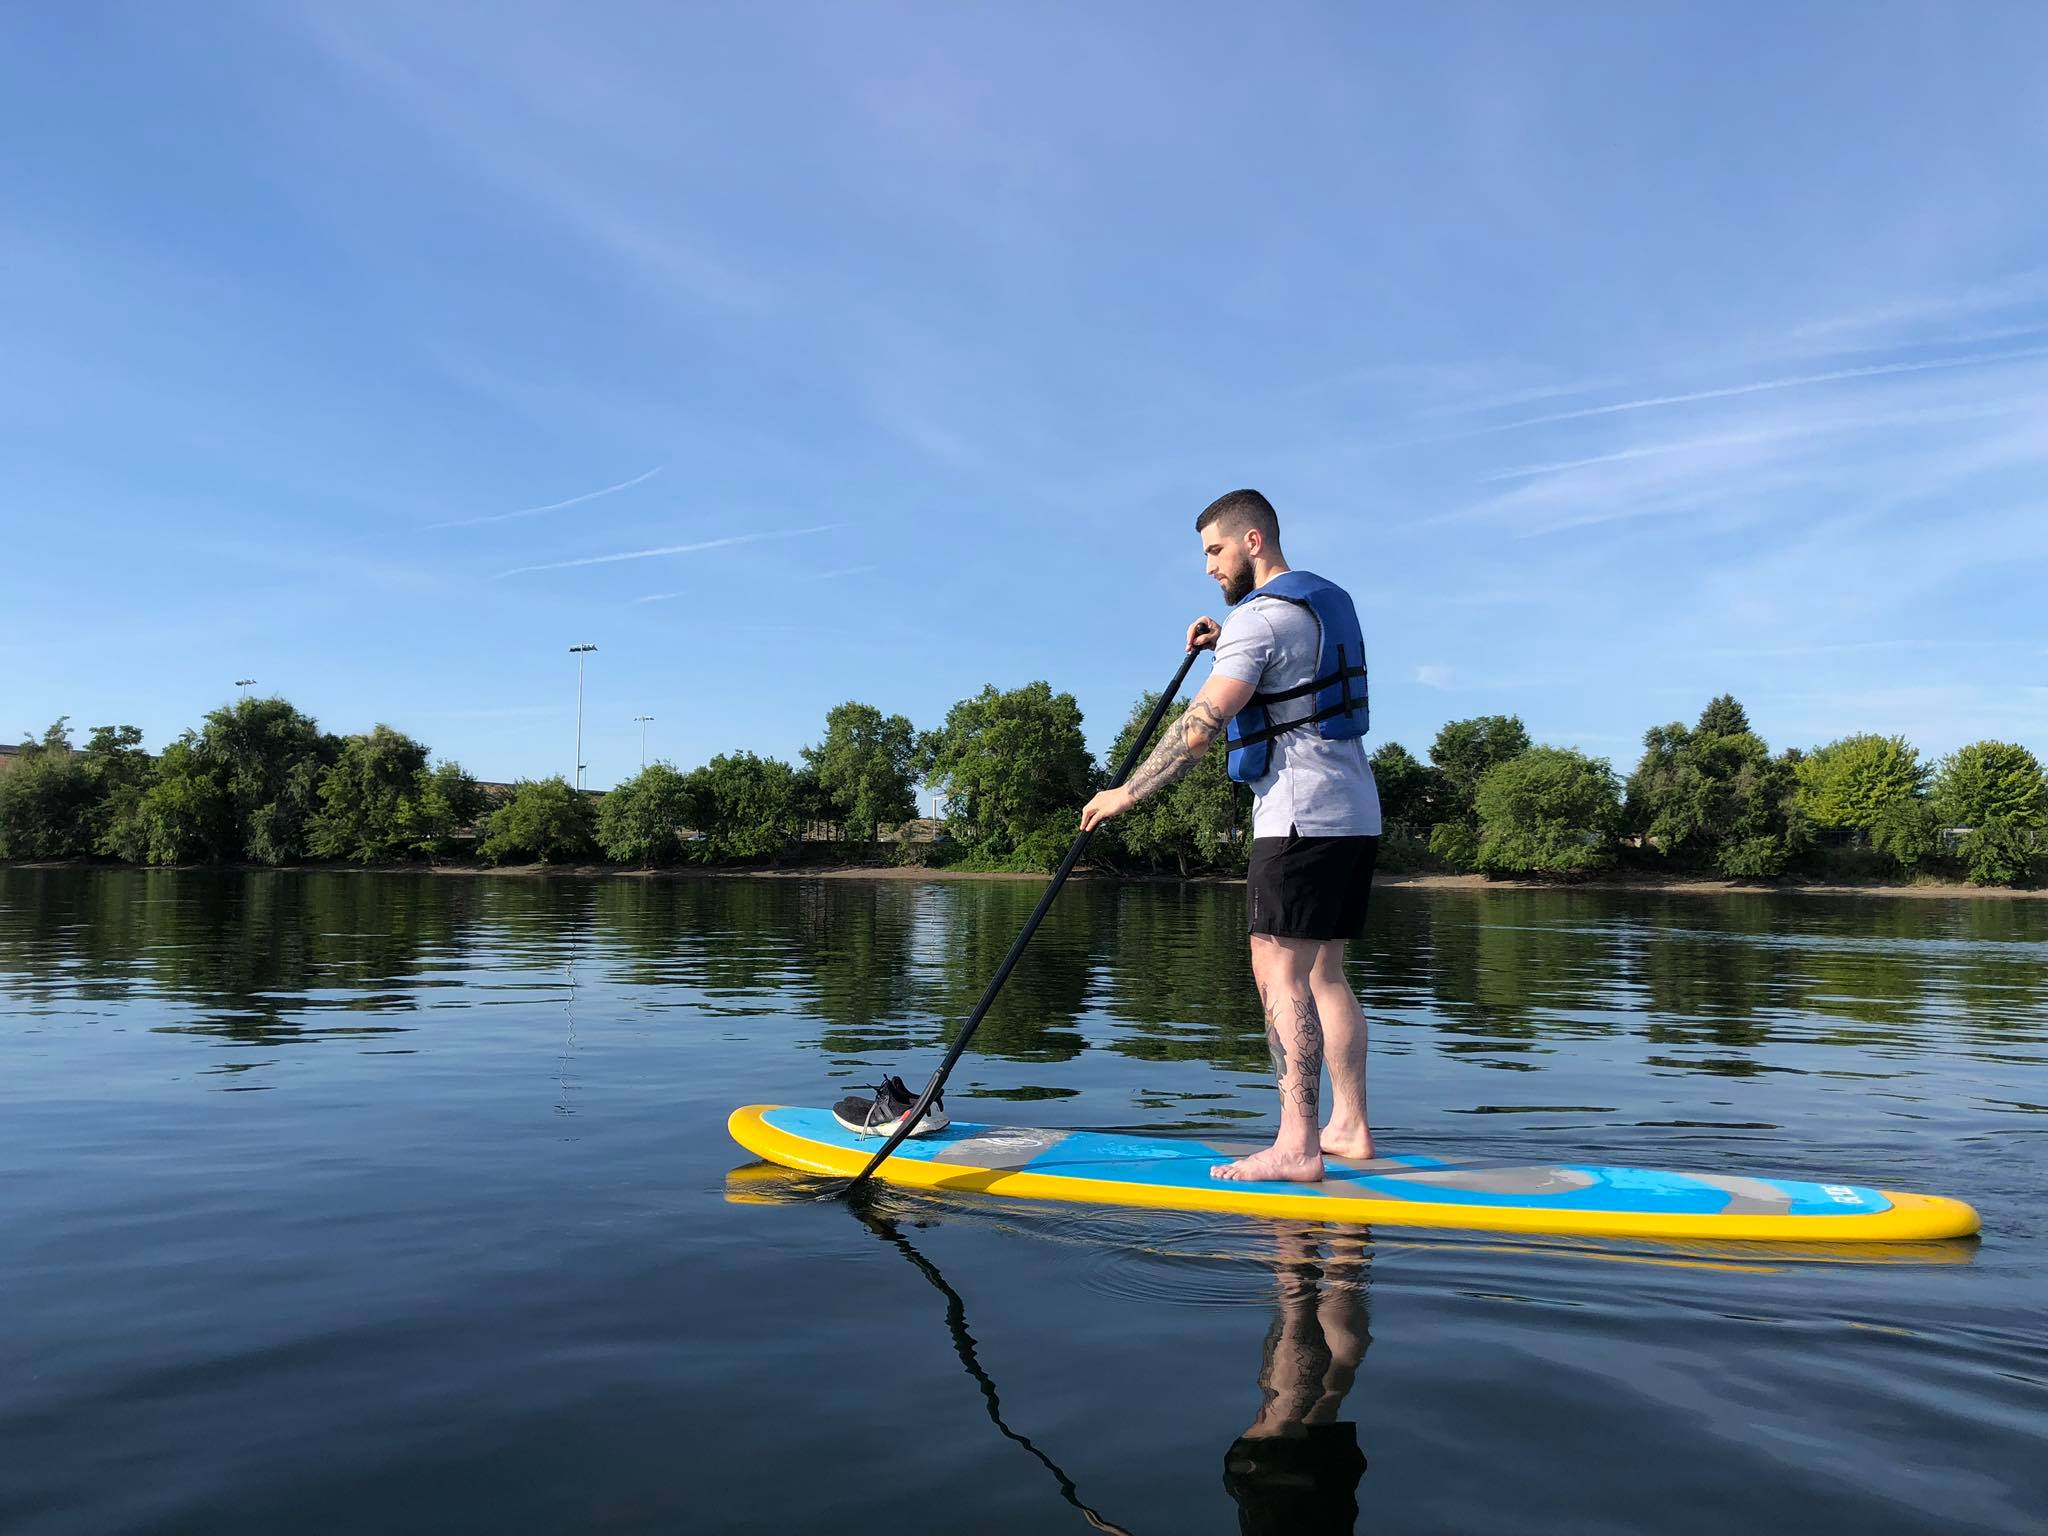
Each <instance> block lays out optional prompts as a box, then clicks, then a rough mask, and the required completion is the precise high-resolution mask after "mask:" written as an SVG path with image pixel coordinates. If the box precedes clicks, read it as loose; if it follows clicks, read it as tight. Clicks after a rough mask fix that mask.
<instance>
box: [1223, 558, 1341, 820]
mask: <svg viewBox="0 0 2048 1536" xmlns="http://www.w3.org/2000/svg"><path fill="white" fill-rule="evenodd" d="M1255 597H1277V598H1281V599H1283V600H1285V601H1287V602H1290V603H1299V604H1300V605H1301V606H1302V607H1304V608H1306V609H1308V611H1309V612H1311V613H1313V614H1314V615H1315V616H1316V625H1317V627H1318V628H1319V629H1320V630H1321V631H1322V636H1323V643H1322V650H1321V652H1320V653H1319V655H1318V657H1317V660H1316V675H1315V676H1314V677H1313V678H1311V679H1310V680H1309V681H1308V682H1305V683H1303V684H1301V685H1300V686H1299V687H1296V688H1282V689H1279V690H1278V691H1276V692H1273V693H1255V694H1253V695H1252V697H1251V702H1250V703H1249V704H1247V705H1245V707H1244V708H1243V709H1241V710H1239V711H1238V712H1237V714H1236V716H1235V717H1234V718H1233V719H1232V720H1231V722H1230V726H1229V729H1228V730H1227V731H1226V732H1225V739H1226V740H1227V741H1228V742H1229V744H1230V757H1229V762H1228V767H1229V772H1230V776H1231V777H1232V778H1233V779H1236V780H1237V781H1238V782H1239V783H1241V784H1249V783H1251V782H1252V780H1254V779H1262V778H1264V777H1265V776H1266V771H1267V769H1268V768H1269V767H1270V766H1271V764H1272V756H1273V747H1272V742H1273V738H1274V737H1275V736H1278V735H1280V734H1282V733H1283V732H1286V731H1291V730H1294V729H1295V728H1296V727H1297V726H1304V725H1313V726H1314V727H1315V728H1316V732H1317V734H1318V735H1320V736H1322V737H1323V738H1324V739H1325V740H1327V741H1344V740H1348V739H1350V738H1351V737H1354V736H1363V735H1364V734H1365V732H1366V727H1367V725H1368V724H1369V722H1370V721H1371V719H1372V712H1371V707H1370V704H1369V701H1368V698H1367V693H1366V676H1365V634H1364V632H1363V631H1362V630H1360V629H1359V627H1358V610H1357V609H1355V608H1354V607H1352V606H1351V595H1350V594H1349V593H1348V592H1346V591H1345V590H1344V589H1343V588H1342V587H1340V586H1338V585H1337V584H1336V583H1335V582H1330V581H1325V580H1323V578H1322V577H1320V576H1317V575H1313V574H1311V573H1310V572H1308V571H1286V572H1283V573H1282V574H1281V575H1278V576H1275V577H1274V578H1273V579H1272V580H1271V581H1269V582H1267V583H1266V584H1265V585H1264V586H1263V587H1260V588H1258V589H1257V590H1256V591H1254V592H1251V593H1248V594H1247V595H1246V596H1245V598H1244V601H1245V602H1250V601H1251V600H1252V599H1253V598H1255ZM1310 693H1312V694H1314V695H1315V700H1314V707H1313V708H1312V709H1311V710H1310V711H1309V712H1308V713H1307V714H1306V715H1303V716H1302V717H1301V718H1300V719H1299V720H1283V721H1281V722H1280V723H1279V724H1277V725H1276V724H1274V723H1273V722H1272V719H1271V717H1270V716H1269V715H1268V714H1267V710H1268V708H1269V707H1270V706H1272V705H1274V704H1278V703H1282V702H1284V701H1285V700H1288V699H1298V698H1300V697H1301V696H1302V695H1303V694H1310Z"/></svg>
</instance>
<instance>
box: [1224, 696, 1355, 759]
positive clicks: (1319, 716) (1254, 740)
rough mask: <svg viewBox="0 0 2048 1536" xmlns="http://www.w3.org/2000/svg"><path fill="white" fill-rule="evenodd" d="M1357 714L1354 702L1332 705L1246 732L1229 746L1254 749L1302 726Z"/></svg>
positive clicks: (1319, 723)
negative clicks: (1297, 717) (1294, 718)
mask: <svg viewBox="0 0 2048 1536" xmlns="http://www.w3.org/2000/svg"><path fill="white" fill-rule="evenodd" d="M1357 712H1358V704H1357V701H1356V700H1348V701H1346V702H1343V703H1338V704H1332V705H1331V706H1330V707H1329V708H1328V709H1319V710H1317V711H1316V712H1315V713H1314V714H1312V715H1303V716H1302V717H1301V718H1300V719H1299V720H1283V721H1281V722H1280V724H1278V725H1266V726H1261V727H1260V728H1259V729H1258V730H1256V731H1246V732H1245V733H1244V734H1243V735H1242V736H1239V737H1236V738H1234V739H1233V740H1232V741H1231V743H1230V745H1231V746H1232V747H1233V748H1236V747H1255V746H1257V745H1258V744H1259V743H1260V742H1262V741H1271V740H1272V739H1273V738H1274V737H1275V736H1284V735H1286V734H1287V733H1288V732H1289V731H1294V730H1299V729H1300V728H1301V727H1302V726H1304V725H1321V724H1322V723H1323V722H1324V721H1325V720H1335V719H1336V718H1337V717H1338V716H1339V715H1350V714H1356V713H1357Z"/></svg>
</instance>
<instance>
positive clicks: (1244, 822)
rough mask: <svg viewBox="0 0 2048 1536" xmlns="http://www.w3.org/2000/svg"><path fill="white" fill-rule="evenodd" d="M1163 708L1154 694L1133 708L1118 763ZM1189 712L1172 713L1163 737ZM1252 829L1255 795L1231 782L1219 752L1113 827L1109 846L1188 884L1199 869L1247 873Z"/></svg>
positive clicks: (1113, 753)
mask: <svg viewBox="0 0 2048 1536" xmlns="http://www.w3.org/2000/svg"><path fill="white" fill-rule="evenodd" d="M1158 702H1159V695H1158V694H1156V693H1148V694H1146V695H1145V696H1144V697H1142V698H1141V699H1139V700H1138V702H1137V703H1136V704H1134V705H1132V706H1131V713H1130V718H1129V719H1127V720H1125V721H1124V727H1123V729H1122V730H1121V731H1119V732H1118V733H1117V738H1116V744H1115V746H1114V747H1112V748H1111V749H1110V754H1109V759H1110V761H1111V762H1112V763H1120V762H1122V761H1123V760H1124V757H1125V755H1126V754H1127V753H1128V752H1129V751H1130V750H1131V747H1132V745H1133V744H1134V743H1135V742H1136V741H1137V739H1138V731H1139V729H1140V727H1142V726H1143V725H1144V723H1145V717H1146V716H1147V715H1149V714H1150V713H1151V712H1152V706H1153V705H1154V704H1156V703H1158ZM1187 707H1188V706H1187V701H1186V700H1181V701H1179V702H1177V703H1175V704H1174V705H1173V707H1172V708H1170V709H1169V710H1167V712H1166V715H1165V718H1164V721H1163V723H1162V724H1161V726H1160V734H1161V735H1163V734H1164V733H1165V732H1167V731H1169V730H1171V729H1172V728H1173V725H1174V722H1175V721H1177V720H1179V719H1180V717H1181V716H1182V715H1184V714H1186V713H1187ZM1158 739H1159V737H1158V736H1154V737H1153V740H1154V741H1157V740H1158ZM1251 824H1252V797H1251V790H1250V789H1249V788H1248V787H1247V786H1245V785H1243V784H1239V783H1236V782H1235V781H1233V780H1232V779H1231V777H1230V774H1229V772H1228V771H1227V768H1226V761H1225V754H1224V752H1223V750H1222V748H1221V747H1217V748H1214V749H1212V750H1211V751H1208V752H1205V753H1203V754H1202V757H1201V759H1200V760H1199V761H1198V762H1197V763H1196V764H1195V766H1194V767H1193V768H1191V769H1189V770H1188V772H1187V773H1186V775H1185V776H1183V777H1182V778H1180V779H1179V780H1177V781H1176V782H1174V783H1172V784H1170V785H1168V786H1167V787H1166V788H1165V789H1163V790H1160V791H1159V792H1158V793H1156V794H1154V795H1152V796H1151V797H1150V798H1149V799H1145V800H1141V801H1139V802H1138V803H1137V804H1136V805H1134V806H1132V807H1131V808H1130V809H1129V810H1128V811H1126V812H1124V814H1123V815H1121V816H1119V817H1117V818H1116V819H1115V820H1114V821H1112V822H1111V823H1110V824H1109V841H1110V847H1111V848H1112V849H1121V850H1122V851H1123V852H1125V853H1126V854H1128V855H1129V856H1130V858H1131V859H1132V860H1134V861H1135V862H1137V863H1139V864H1141V865H1144V866H1145V867H1147V868H1151V869H1162V868H1172V869H1174V870H1176V871H1178V872H1179V874H1180V875H1181V876H1182V878H1183V879H1185V878H1186V877H1187V876H1188V875H1191V874H1193V873H1194V872H1195V871H1196V870H1198V869H1224V868H1229V869H1238V868H1242V867H1243V864H1244V860H1245V856H1246V854H1247V853H1248V852H1249V851H1250V848H1251V843H1250V840H1249V832H1250V828H1251Z"/></svg>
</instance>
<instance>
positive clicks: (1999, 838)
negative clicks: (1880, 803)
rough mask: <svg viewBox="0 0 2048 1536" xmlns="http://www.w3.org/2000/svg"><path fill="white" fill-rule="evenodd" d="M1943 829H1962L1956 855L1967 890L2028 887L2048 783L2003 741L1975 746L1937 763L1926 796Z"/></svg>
mask: <svg viewBox="0 0 2048 1536" xmlns="http://www.w3.org/2000/svg"><path fill="white" fill-rule="evenodd" d="M1929 798H1930V801H1931V803H1932V805H1933V808H1934V813H1935V815H1936V816H1937V817H1938V818H1939V819H1940V821H1941V824H1942V825H1943V826H1945V827H1967V828H1969V829H1970V830H1969V832H1968V833H1967V834H1966V835H1965V836H1964V838H1963V840H1962V842H1961V844H1960V845H1959V846H1958V847H1957V849H1956V852H1957V854H1958V856H1959V857H1960V858H1961V859H1962V861H1963V871H1964V875H1965V877H1966V878H1968V879H1969V881H1970V882H1971V883H1972V884H1973V885H2032V884H2033V883H2034V879H2035V870H2034V857H2035V853H2036V851H2037V850H2038V848H2039V846H2040V842H2041V830H2042V828H2043V827H2044V826H2048V782H2044V780H2043V777H2042V773H2041V763H2040V760H2039V759H2038V758H2036V757H2035V756H2034V754H2033V753H2031V752H2029V751H2028V750H2027V749H2026V748H2025V747H2022V746H2019V745H2017V744H2016V743H2013V742H2009V741H1978V742H1972V743H1971V744H1970V745H1969V746H1967V747H1963V748H1961V749H1960V750H1959V751H1955V752H1951V753H1950V754H1949V755H1948V756H1947V757H1945V758H1943V759H1942V761H1941V767H1940V769H1939V770H1938V771H1937V772H1936V773H1935V776H1934V790H1933V793H1932V795H1931V796H1930V797H1929Z"/></svg>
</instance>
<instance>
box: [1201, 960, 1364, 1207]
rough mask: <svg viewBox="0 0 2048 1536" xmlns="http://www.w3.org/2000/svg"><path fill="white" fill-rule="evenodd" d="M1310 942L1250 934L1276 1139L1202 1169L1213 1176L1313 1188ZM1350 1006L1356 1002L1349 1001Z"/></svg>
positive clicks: (1319, 1077)
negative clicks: (1273, 1081)
mask: <svg viewBox="0 0 2048 1536" xmlns="http://www.w3.org/2000/svg"><path fill="white" fill-rule="evenodd" d="M1319 948H1321V945H1320V944H1319V943H1318V942H1317V941H1316V940H1314V939H1276V938H1274V937H1272V936H1271V935H1269V934H1263V933H1255V934H1253V935H1252V979H1253V980H1255V981H1256V982H1258V984H1259V1000H1260V1001H1261V1002H1262V1003H1264V1004H1265V1009H1266V1047H1267V1049H1268V1050H1270V1051H1271V1052H1272V1053H1273V1073H1274V1076H1275V1077H1277V1078H1278V1079H1279V1083H1280V1135H1279V1136H1278V1137H1277V1138H1276V1139H1275V1140H1274V1142H1273V1145H1272V1146H1270V1147H1268V1148H1267V1149H1266V1150H1265V1151H1263V1152H1257V1153H1254V1154H1253V1155H1252V1156H1250V1157H1246V1158H1240V1159H1239V1160H1238V1161H1237V1162H1234V1163H1224V1164H1221V1165H1219V1166H1218V1167H1215V1168H1211V1169H1210V1170H1209V1172H1210V1174H1211V1176H1212V1177H1215V1178H1219V1179H1252V1180H1257V1179H1286V1180H1291V1181H1293V1182H1295V1183H1302V1184H1312V1183H1314V1182H1315V1181H1316V1180H1317V1179H1320V1178H1321V1177H1322V1176H1323V1152H1322V1144H1321V1141H1320V1140H1319V1138H1318V1136H1317V1131H1316V1119H1317V1114H1316V1111H1317V1108H1318V1105H1319V1101H1320V1099H1321V1095H1322V1086H1323V1026H1322V1020H1321V1019H1319V1018H1318V1017H1317V1015H1316V997H1315V991H1314V989H1313V987H1312V985H1311V983H1310V976H1311V973H1312V972H1313V970H1314V967H1315V959H1316V951H1317V950H1318V949H1319ZM1353 1006H1354V1007H1356V1006H1357V1004H1356V1002H1355V1001H1354V1003H1353Z"/></svg>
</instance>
